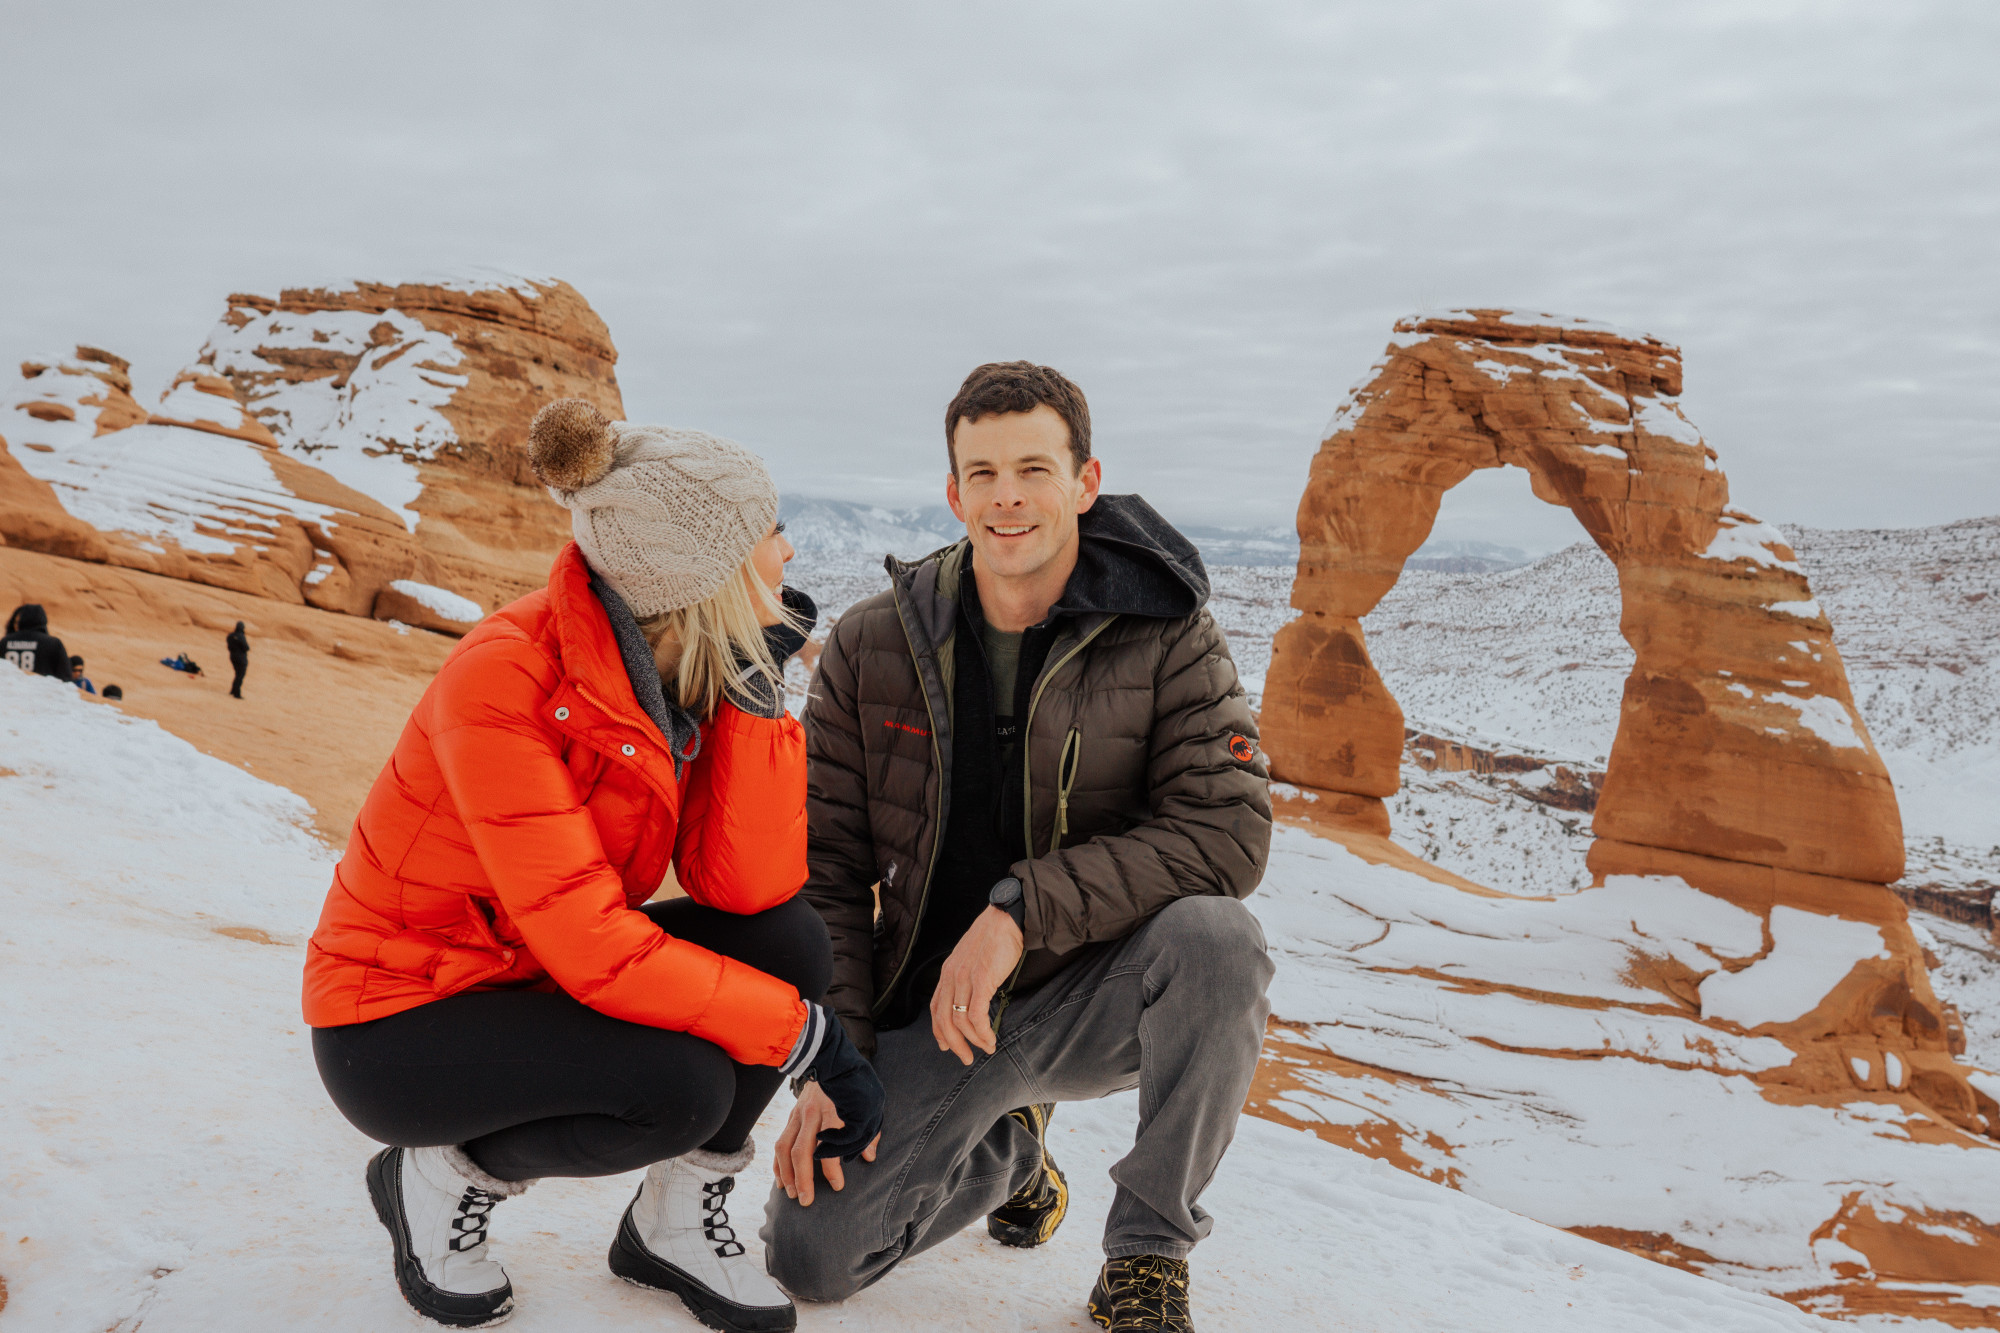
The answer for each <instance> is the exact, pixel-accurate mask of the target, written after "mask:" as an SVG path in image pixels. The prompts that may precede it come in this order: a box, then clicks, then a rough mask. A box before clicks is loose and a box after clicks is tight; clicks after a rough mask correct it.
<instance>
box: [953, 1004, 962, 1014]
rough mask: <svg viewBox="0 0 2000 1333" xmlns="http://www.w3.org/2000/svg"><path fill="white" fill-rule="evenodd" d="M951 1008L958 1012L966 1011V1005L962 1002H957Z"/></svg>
mask: <svg viewBox="0 0 2000 1333" xmlns="http://www.w3.org/2000/svg"><path fill="white" fill-rule="evenodd" d="M951 1009H952V1012H953V1013H956V1014H962V1013H964V1012H965V1006H964V1005H962V1004H955V1005H953V1006H952V1007H951Z"/></svg>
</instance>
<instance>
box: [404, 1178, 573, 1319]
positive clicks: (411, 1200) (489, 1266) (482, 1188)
mask: <svg viewBox="0 0 2000 1333" xmlns="http://www.w3.org/2000/svg"><path fill="white" fill-rule="evenodd" d="M532 1184H534V1182H533V1181H531V1180H496V1179H494V1178H493V1177H492V1176H489V1175H487V1174H486V1173H485V1172H484V1171H482V1170H480V1169H479V1167H478V1166H477V1165H476V1164H475V1163H474V1162H473V1160H472V1159H471V1158H470V1157H467V1156H466V1155H465V1153H464V1151H463V1150H462V1149H459V1148H384V1149H383V1150H382V1151H381V1152H379V1153H377V1154H375V1157H374V1159H373V1160H372V1161H370V1162H369V1163H368V1197H369V1198H370V1199H371V1200H373V1201H374V1204H375V1216H376V1217H378V1218H380V1219H381V1220H382V1225H383V1226H384V1227H386V1228H388V1231H389V1239H390V1241H391V1243H393V1244H394V1245H395V1247H396V1285H397V1286H398V1287H399V1288H401V1289H402V1292H403V1299H404V1300H406V1301H408V1302H409V1303H410V1305H411V1307H412V1308H414V1309H415V1310H416V1312H417V1313H418V1314H420V1315H423V1316H424V1317H425V1318H427V1319H435V1320H436V1321H437V1322H438V1323H440V1324H449V1325H450V1326H451V1327H453V1328H490V1327H491V1326H492V1325H494V1324H498V1323H502V1322H504V1321H505V1320H506V1319H507V1317H508V1316H509V1315H511V1314H513V1313H514V1284H513V1283H511V1282H509V1281H508V1280H507V1270H506V1269H504V1268H502V1267H500V1265H499V1264H496V1263H494V1262H493V1261H492V1260H491V1259H489V1258H487V1257H486V1221H487V1217H488V1216H489V1215H490V1214H491V1213H492V1211H493V1209H494V1206H495V1205H497V1204H498V1203H499V1202H500V1201H501V1200H502V1199H508V1198H512V1197H513V1196H514V1195H516V1194H519V1193H521V1192H522V1191H523V1190H525V1189H527V1188H528V1186H530V1185H532Z"/></svg>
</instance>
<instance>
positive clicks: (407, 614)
mask: <svg viewBox="0 0 2000 1333" xmlns="http://www.w3.org/2000/svg"><path fill="white" fill-rule="evenodd" d="M485 614H486V613H485V612H484V611H482V610H480V608H479V603H477V602H475V601H472V600H470V599H469V598H465V597H460V596H459V595H458V594H457V593H455V592H451V591H449V590H448V589H445V588H439V587H434V586H433V585H431V584H428V583H418V582H416V581H415V580H414V579H396V580H395V581H393V582H391V583H390V584H389V585H388V586H387V587H385V588H383V589H382V591H381V592H379V593H376V594H375V618H376V619H377V620H400V621H402V622H403V623H404V624H405V625H415V626H417V627H418V628H419V629H433V630H437V631H439V632H440V633H444V634H463V633H465V632H466V631H467V630H469V629H471V628H472V627H473V626H474V625H476V624H478V623H479V621H480V618H481V617H483V616H484V615H485Z"/></svg>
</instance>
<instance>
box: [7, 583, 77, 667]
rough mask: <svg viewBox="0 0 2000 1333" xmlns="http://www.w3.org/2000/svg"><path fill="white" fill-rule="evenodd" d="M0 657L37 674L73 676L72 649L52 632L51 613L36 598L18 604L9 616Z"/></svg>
mask: <svg viewBox="0 0 2000 1333" xmlns="http://www.w3.org/2000/svg"><path fill="white" fill-rule="evenodd" d="M0 657H4V658H5V659H6V660H7V661H9V662H11V663H13V664H14V665H15V666H17V667H19V668H20V669H21V670H23V671H26V672H30V673H32V674H34V675H37V676H54V677H55V678H56V679H57V680H68V679H69V675H70V672H69V649H67V648H65V647H63V641H62V640H61V639H58V638H57V637H56V636H55V635H53V634H51V633H49V613H48V612H47V611H44V610H43V609H42V608H41V607H40V606H39V605H37V604H36V603H34V602H29V603H27V604H26V605H24V606H20V607H17V608H15V611H14V614H13V615H11V616H9V617H8V618H7V633H6V636H5V637H4V638H0Z"/></svg>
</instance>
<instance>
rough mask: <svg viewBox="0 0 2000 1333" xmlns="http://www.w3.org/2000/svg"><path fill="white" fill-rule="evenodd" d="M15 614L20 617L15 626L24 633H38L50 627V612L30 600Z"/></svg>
mask: <svg viewBox="0 0 2000 1333" xmlns="http://www.w3.org/2000/svg"><path fill="white" fill-rule="evenodd" d="M14 614H15V615H16V616H17V617H19V618H18V619H17V620H15V622H14V627H15V628H16V629H18V630H20V632H21V633H23V634H38V633H40V632H42V631H43V630H46V629H47V628H48V627H49V613H48V612H46V611H44V610H42V608H41V607H40V606H39V605H37V604H36V603H34V602H29V603H28V604H27V605H26V606H24V607H22V608H21V609H20V610H18V611H16V612H15V613H14Z"/></svg>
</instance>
